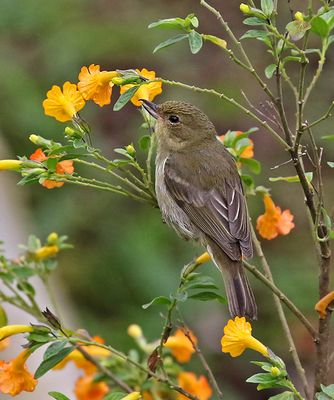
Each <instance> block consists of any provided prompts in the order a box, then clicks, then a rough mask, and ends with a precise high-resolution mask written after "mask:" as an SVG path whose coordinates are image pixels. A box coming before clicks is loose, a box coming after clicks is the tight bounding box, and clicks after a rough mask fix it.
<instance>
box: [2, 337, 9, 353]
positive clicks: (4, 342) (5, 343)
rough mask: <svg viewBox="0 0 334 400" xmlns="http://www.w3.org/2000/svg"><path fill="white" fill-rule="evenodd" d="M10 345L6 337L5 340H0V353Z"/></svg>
mask: <svg viewBox="0 0 334 400" xmlns="http://www.w3.org/2000/svg"><path fill="white" fill-rule="evenodd" d="M9 345H10V339H9V338H8V337H7V338H6V339H3V340H0V351H3V350H5V349H7V347H8V346H9Z"/></svg>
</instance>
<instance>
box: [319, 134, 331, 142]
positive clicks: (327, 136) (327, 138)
mask: <svg viewBox="0 0 334 400" xmlns="http://www.w3.org/2000/svg"><path fill="white" fill-rule="evenodd" d="M321 139H324V140H329V141H331V142H334V135H326V136H321Z"/></svg>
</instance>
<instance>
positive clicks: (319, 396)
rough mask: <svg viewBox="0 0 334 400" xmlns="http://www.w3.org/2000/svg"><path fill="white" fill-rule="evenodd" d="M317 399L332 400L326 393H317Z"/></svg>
mask: <svg viewBox="0 0 334 400" xmlns="http://www.w3.org/2000/svg"><path fill="white" fill-rule="evenodd" d="M315 398H316V399H317V400H331V398H330V397H328V396H327V395H326V394H325V393H316V395H315Z"/></svg>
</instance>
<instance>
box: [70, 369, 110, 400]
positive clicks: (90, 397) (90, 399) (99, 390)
mask: <svg viewBox="0 0 334 400" xmlns="http://www.w3.org/2000/svg"><path fill="white" fill-rule="evenodd" d="M108 392H109V388H108V385H107V384H106V383H105V382H95V381H94V376H93V375H91V374H89V375H84V376H82V377H81V378H79V379H78V380H77V381H76V384H75V389H74V393H75V395H76V397H77V400H102V399H103V398H104V396H105V395H106V394H107V393H108Z"/></svg>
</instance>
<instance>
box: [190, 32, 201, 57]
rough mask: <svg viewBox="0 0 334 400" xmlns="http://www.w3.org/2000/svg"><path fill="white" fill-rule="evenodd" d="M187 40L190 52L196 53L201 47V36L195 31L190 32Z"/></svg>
mask: <svg viewBox="0 0 334 400" xmlns="http://www.w3.org/2000/svg"><path fill="white" fill-rule="evenodd" d="M188 40H189V46H190V51H191V52H192V53H193V54H196V53H198V52H199V51H200V50H201V48H202V46H203V39H202V35H200V34H199V33H198V32H196V31H191V32H190V33H189V35H188Z"/></svg>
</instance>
